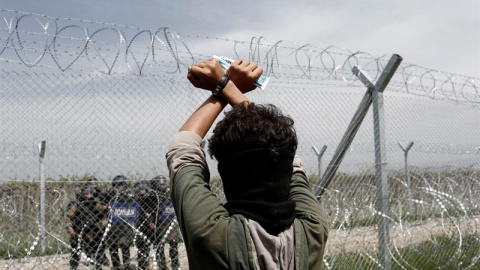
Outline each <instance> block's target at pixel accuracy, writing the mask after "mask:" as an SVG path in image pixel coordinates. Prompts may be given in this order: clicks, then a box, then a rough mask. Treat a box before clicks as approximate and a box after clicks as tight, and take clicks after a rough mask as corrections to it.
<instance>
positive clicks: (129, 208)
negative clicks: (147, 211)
mask: <svg viewBox="0 0 480 270" xmlns="http://www.w3.org/2000/svg"><path fill="white" fill-rule="evenodd" d="M104 200H105V201H108V204H109V213H108V217H109V220H108V225H107V231H106V234H107V236H106V243H107V246H108V247H109V251H110V257H111V259H112V264H113V269H115V270H116V269H122V263H121V261H120V255H119V249H120V250H121V253H122V261H123V269H129V268H131V265H130V246H131V245H132V243H133V235H134V231H133V229H132V228H133V225H134V223H135V222H137V221H138V218H139V212H140V206H139V205H138V204H137V203H136V202H135V198H134V194H132V192H131V190H130V189H129V188H128V185H127V177H125V176H124V175H117V176H115V177H114V178H113V179H112V189H111V190H110V191H109V192H108V193H107V194H106V196H105V198H104Z"/></svg>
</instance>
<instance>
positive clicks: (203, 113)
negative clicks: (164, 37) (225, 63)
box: [180, 59, 263, 138]
mask: <svg viewBox="0 0 480 270" xmlns="http://www.w3.org/2000/svg"><path fill="white" fill-rule="evenodd" d="M262 72H263V70H262V68H261V67H258V65H257V64H255V63H251V62H250V61H248V60H241V59H237V60H236V61H235V62H234V63H233V64H232V66H231V67H230V69H229V70H228V71H227V74H228V77H229V78H230V80H229V81H228V83H227V85H226V86H225V88H224V89H223V90H222V91H221V92H220V94H219V95H217V96H214V95H212V96H210V97H209V98H208V99H207V100H206V101H205V102H204V103H203V104H202V105H201V106H200V107H199V108H198V109H197V110H196V111H195V112H194V113H193V114H192V115H191V116H190V117H189V118H188V119H187V121H186V122H185V123H184V124H183V126H182V127H181V128H180V131H192V132H194V133H196V134H197V135H199V136H200V137H201V138H203V137H205V134H207V132H208V130H209V129H210V127H211V126H212V124H213V122H214V121H215V119H216V118H217V117H218V115H219V114H220V113H221V112H222V110H223V108H225V106H226V105H227V103H228V104H230V105H232V106H234V105H236V104H239V103H241V102H243V101H248V99H247V97H246V96H245V95H244V93H246V92H248V91H251V90H253V89H255V85H254V84H253V82H254V81H255V80H256V79H257V78H258V77H260V75H262ZM224 74H225V72H224V71H223V69H222V67H221V66H220V64H219V63H218V61H217V60H215V59H209V60H205V61H202V62H199V63H197V64H195V65H193V66H191V67H190V68H189V72H188V75H187V78H188V79H189V80H190V82H191V83H192V84H193V85H194V86H195V87H197V88H201V89H205V90H210V91H212V90H213V89H215V87H216V86H217V85H218V83H219V82H220V80H221V79H222V76H223V75H224Z"/></svg>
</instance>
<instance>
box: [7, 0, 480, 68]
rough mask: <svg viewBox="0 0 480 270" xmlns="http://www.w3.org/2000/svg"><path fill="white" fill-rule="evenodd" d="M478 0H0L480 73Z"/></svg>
mask: <svg viewBox="0 0 480 270" xmlns="http://www.w3.org/2000/svg"><path fill="white" fill-rule="evenodd" d="M479 3H480V1H479V0H457V1H452V0H422V1H414V0H391V1H380V0H377V1H372V0H362V1H354V0H346V1H333V0H323V1H285V0H280V1H278V0H277V1H273V0H268V1H252V0H243V1H217V0H214V1H205V0H202V1H196V0H188V1H172V0H169V1H165V0H135V1H131V0H129V1H126V0H81V1H79V0H41V1H40V0H0V7H1V8H3V9H8V10H19V11H25V12H31V13H39V14H44V15H48V16H52V17H59V18H77V19H86V20H93V21H100V22H112V23H117V24H123V25H130V26H138V27H141V28H148V29H155V28H159V27H164V26H166V27H170V28H171V29H173V30H175V31H176V32H178V33H180V34H184V35H185V34H198V35H205V36H212V37H220V38H231V39H236V40H241V41H249V40H250V38H252V37H259V36H264V37H265V38H267V40H268V41H269V42H270V43H274V42H276V41H278V40H289V41H292V42H295V43H296V44H298V45H303V44H307V43H309V44H312V45H314V46H318V47H321V48H325V47H327V46H329V45H335V46H338V47H344V48H346V49H349V50H351V51H363V52H367V53H370V54H371V55H373V56H382V55H391V54H392V53H397V54H400V55H401V56H402V57H403V58H404V63H412V64H417V65H420V66H423V67H427V68H433V69H437V70H441V71H446V72H451V73H456V74H460V75H465V76H472V77H480V4H479Z"/></svg>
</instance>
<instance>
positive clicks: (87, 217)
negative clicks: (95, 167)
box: [67, 186, 106, 269]
mask: <svg viewBox="0 0 480 270" xmlns="http://www.w3.org/2000/svg"><path fill="white" fill-rule="evenodd" d="M101 208H102V205H101V203H100V202H99V201H98V200H97V199H96V198H95V189H94V188H92V187H88V186H85V187H83V188H82V190H81V193H80V197H79V198H77V200H76V201H73V202H70V203H69V205H68V210H67V217H68V218H69V219H70V223H69V224H68V226H67V229H68V233H69V234H70V246H71V248H72V252H71V254H70V261H69V264H70V269H77V267H78V265H79V261H80V254H81V249H82V247H83V249H84V251H85V253H86V254H87V256H88V257H89V258H90V259H91V260H92V262H93V263H94V264H95V268H96V269H101V265H102V264H104V263H105V259H106V257H105V253H104V252H103V251H101V250H99V243H100V238H101V230H100V226H99V221H100V216H99V213H100V209H101Z"/></svg>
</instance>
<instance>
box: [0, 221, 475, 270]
mask: <svg viewBox="0 0 480 270" xmlns="http://www.w3.org/2000/svg"><path fill="white" fill-rule="evenodd" d="M442 234H446V235H450V236H452V237H459V236H460V235H461V234H480V216H475V217H472V218H469V219H460V220H456V221H455V222H453V221H451V220H445V222H442V220H432V219H428V220H425V221H423V222H421V223H420V222H417V223H409V224H398V225H395V226H392V227H391V229H390V237H391V241H392V243H393V245H394V246H395V247H397V248H401V247H404V246H406V245H412V244H418V243H421V242H424V241H428V240H429V239H431V238H432V237H433V236H435V235H442ZM168 248H169V247H168V245H166V248H165V251H166V253H168ZM178 248H179V255H180V264H181V267H182V269H188V260H187V256H186V252H185V246H184V245H183V244H179V246H178ZM376 250H378V231H377V230H376V228H375V227H374V226H371V227H359V228H353V229H349V230H342V229H340V230H331V231H330V234H329V239H328V241H327V246H326V251H325V256H332V255H335V254H339V253H348V252H358V251H373V252H375V251H376ZM130 253H131V255H132V258H133V259H132V261H133V262H134V263H133V264H132V266H131V269H135V262H136V251H135V248H131V249H130ZM68 257H69V255H68V254H63V255H54V256H44V257H35V258H24V259H16V260H0V269H1V270H3V269H5V270H7V269H8V270H18V269H25V270H27V269H62V270H63V269H69V265H68ZM107 257H108V258H109V255H108V253H107ZM166 257H167V264H168V263H169V261H168V254H166ZM109 259H110V258H109ZM155 264H156V263H155V262H154V253H153V252H151V254H150V269H151V270H157V269H159V268H158V266H157V265H155ZM168 266H170V265H168ZM91 267H92V266H89V265H87V264H86V260H85V256H84V255H83V254H82V260H81V263H80V267H79V268H78V269H79V270H87V269H92V268H91ZM102 269H104V270H107V269H111V268H110V267H107V266H104V267H103V268H102Z"/></svg>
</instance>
